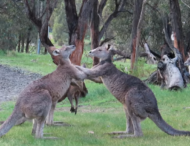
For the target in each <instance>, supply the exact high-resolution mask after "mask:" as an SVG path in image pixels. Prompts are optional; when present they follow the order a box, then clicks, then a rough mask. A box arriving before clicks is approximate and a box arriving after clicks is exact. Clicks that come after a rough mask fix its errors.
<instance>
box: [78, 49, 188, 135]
mask: <svg viewBox="0 0 190 146" xmlns="http://www.w3.org/2000/svg"><path fill="white" fill-rule="evenodd" d="M89 55H90V56H91V57H97V58H99V59H100V60H101V61H100V63H99V64H98V65H96V66H94V67H93V68H91V69H87V68H83V67H80V66H76V67H77V68H78V69H80V70H81V71H83V72H84V73H85V74H87V78H88V79H91V78H96V77H101V80H102V81H103V83H104V85H105V86H106V87H107V89H108V90H109V91H110V92H111V93H112V95H113V96H115V98H116V99H117V100H118V101H119V102H120V103H122V104H123V107H124V110H125V114H126V119H127V124H126V126H127V128H126V131H116V132H112V133H109V134H119V136H116V138H125V137H140V136H142V135H143V133H142V129H141V126H140V122H141V121H142V120H144V119H146V118H147V117H148V118H150V119H151V120H152V121H153V122H154V123H155V124H156V125H157V126H158V127H159V128H160V129H161V130H162V131H164V132H165V133H167V134H169V135H172V136H179V135H188V136H189V135H190V132H188V131H179V130H176V129H174V128H172V127H171V126H170V125H168V124H167V123H166V122H165V121H164V120H163V118H162V116H161V115H160V113H159V110H158V106H157V100H156V98H155V95H154V93H153V92H152V91H151V89H150V88H149V87H148V86H146V85H145V84H144V83H143V82H142V81H141V80H140V79H138V78H136V77H134V76H131V75H128V74H125V73H123V72H121V71H120V70H118V69H117V68H116V67H115V66H114V64H113V63H112V55H114V49H109V48H108V47H106V46H101V47H98V48H96V49H94V50H92V51H90V53H89Z"/></svg>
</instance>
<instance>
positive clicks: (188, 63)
mask: <svg viewBox="0 0 190 146" xmlns="http://www.w3.org/2000/svg"><path fill="white" fill-rule="evenodd" d="M188 56H189V58H187V60H186V61H185V62H184V65H185V66H190V54H189V53H188Z"/></svg>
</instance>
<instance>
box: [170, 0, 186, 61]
mask: <svg viewBox="0 0 190 146" xmlns="http://www.w3.org/2000/svg"><path fill="white" fill-rule="evenodd" d="M170 9H171V15H172V29H173V33H174V47H175V48H177V49H178V50H179V51H180V53H181V54H182V57H183V60H184V59H185V53H184V38H183V30H182V22H181V11H180V7H179V2H178V0H170Z"/></svg>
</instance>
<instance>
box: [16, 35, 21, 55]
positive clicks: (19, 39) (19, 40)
mask: <svg viewBox="0 0 190 146" xmlns="http://www.w3.org/2000/svg"><path fill="white" fill-rule="evenodd" d="M20 42H21V35H20V34H19V38H18V49H17V50H18V52H20Z"/></svg>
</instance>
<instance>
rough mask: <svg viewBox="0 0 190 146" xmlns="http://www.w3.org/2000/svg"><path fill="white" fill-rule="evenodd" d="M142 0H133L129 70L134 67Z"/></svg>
mask: <svg viewBox="0 0 190 146" xmlns="http://www.w3.org/2000/svg"><path fill="white" fill-rule="evenodd" d="M142 4H143V1H142V0H135V5H134V13H133V24H132V32H131V33H132V41H131V70H133V69H134V63H135V55H136V42H137V26H138V22H139V18H140V14H141V9H142Z"/></svg>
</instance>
